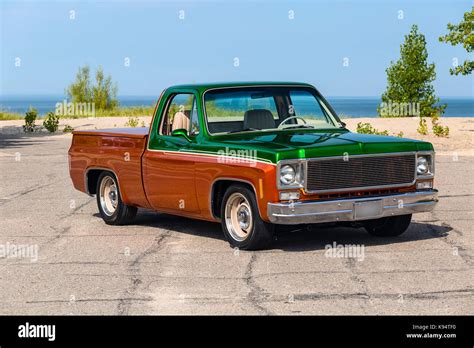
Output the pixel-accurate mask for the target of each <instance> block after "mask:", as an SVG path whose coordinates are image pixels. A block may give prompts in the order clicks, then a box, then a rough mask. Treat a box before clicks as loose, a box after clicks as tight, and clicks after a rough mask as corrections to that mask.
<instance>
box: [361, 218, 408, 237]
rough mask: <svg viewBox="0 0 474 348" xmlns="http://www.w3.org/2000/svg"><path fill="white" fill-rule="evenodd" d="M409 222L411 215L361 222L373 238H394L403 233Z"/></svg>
mask: <svg viewBox="0 0 474 348" xmlns="http://www.w3.org/2000/svg"><path fill="white" fill-rule="evenodd" d="M410 222H411V214H410V215H400V216H390V217H385V218H381V219H376V220H368V221H364V222H363V226H364V228H365V229H366V231H367V232H369V234H371V235H373V236H377V237H395V236H399V235H401V234H402V233H403V232H405V231H406V230H407V228H408V226H410Z"/></svg>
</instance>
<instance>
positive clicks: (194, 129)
mask: <svg viewBox="0 0 474 348" xmlns="http://www.w3.org/2000/svg"><path fill="white" fill-rule="evenodd" d="M189 134H190V135H198V134H199V115H198V111H197V104H196V98H194V102H193V109H192V110H191V129H190V131H189Z"/></svg>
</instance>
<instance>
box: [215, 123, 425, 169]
mask: <svg viewBox="0 0 474 348" xmlns="http://www.w3.org/2000/svg"><path fill="white" fill-rule="evenodd" d="M212 144H213V147H216V149H217V148H219V150H217V151H222V150H224V151H227V152H229V151H231V150H237V151H238V150H254V151H255V152H256V155H257V157H258V158H261V159H265V160H269V161H271V162H274V163H276V162H278V161H279V160H282V159H292V158H314V157H329V156H341V155H344V154H345V153H347V154H349V155H361V154H377V153H390V152H409V151H432V150H433V146H432V145H431V144H430V143H428V142H423V141H419V140H413V139H406V138H398V137H391V136H380V135H371V134H359V133H352V132H350V131H347V130H334V131H333V130H331V131H314V130H313V131H310V132H308V131H306V130H303V131H301V130H300V131H292V132H288V131H285V132H272V133H265V134H262V133H261V132H259V133H238V134H227V135H225V136H219V137H214V138H213V140H212ZM255 152H254V153H255Z"/></svg>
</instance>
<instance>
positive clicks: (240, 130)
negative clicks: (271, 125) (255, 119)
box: [227, 128, 261, 133]
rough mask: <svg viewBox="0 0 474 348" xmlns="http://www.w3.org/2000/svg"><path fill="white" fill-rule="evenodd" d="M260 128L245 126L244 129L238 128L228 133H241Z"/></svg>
mask: <svg viewBox="0 0 474 348" xmlns="http://www.w3.org/2000/svg"><path fill="white" fill-rule="evenodd" d="M259 130H261V129H260V128H244V129H236V130H233V131H230V132H227V133H239V132H251V131H259Z"/></svg>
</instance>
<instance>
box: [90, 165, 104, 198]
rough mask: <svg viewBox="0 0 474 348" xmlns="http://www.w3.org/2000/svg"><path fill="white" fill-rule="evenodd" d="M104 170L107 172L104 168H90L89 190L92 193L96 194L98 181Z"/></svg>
mask: <svg viewBox="0 0 474 348" xmlns="http://www.w3.org/2000/svg"><path fill="white" fill-rule="evenodd" d="M102 172H106V170H104V169H90V170H89V171H87V174H86V184H87V187H86V188H87V192H88V193H89V194H91V195H94V194H96V193H97V192H96V190H97V181H98V180H99V176H100V174H101V173H102Z"/></svg>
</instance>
